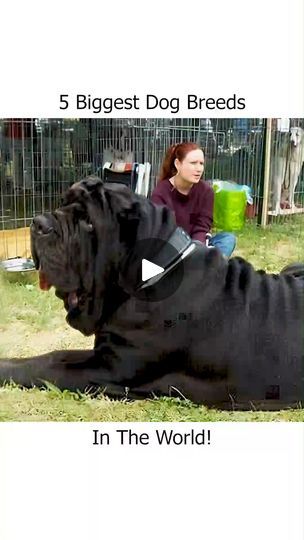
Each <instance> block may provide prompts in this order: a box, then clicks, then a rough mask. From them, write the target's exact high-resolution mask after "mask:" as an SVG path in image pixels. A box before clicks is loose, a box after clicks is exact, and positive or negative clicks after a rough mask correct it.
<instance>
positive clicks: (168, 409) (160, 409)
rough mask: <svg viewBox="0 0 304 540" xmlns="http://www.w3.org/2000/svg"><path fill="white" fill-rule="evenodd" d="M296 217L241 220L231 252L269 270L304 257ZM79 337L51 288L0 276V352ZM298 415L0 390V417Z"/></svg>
mask: <svg viewBox="0 0 304 540" xmlns="http://www.w3.org/2000/svg"><path fill="white" fill-rule="evenodd" d="M302 225H304V216H303V217H302V216H297V217H296V218H292V219H289V220H288V222H287V223H285V224H284V223H281V224H275V225H272V226H269V227H268V228H267V229H265V230H263V229H260V228H257V227H255V225H253V224H250V223H248V224H246V227H245V228H244V230H243V231H242V232H241V233H238V234H237V238H238V244H237V250H236V252H235V254H236V255H240V256H242V257H245V258H246V259H248V260H249V261H250V262H251V263H252V264H253V265H254V267H255V268H256V269H259V268H263V269H265V270H267V271H268V272H277V271H279V270H280V269H281V268H282V267H283V266H285V265H286V264H288V263H290V262H293V261H301V260H302V261H304V242H303V240H304V227H302ZM92 345H93V338H85V337H83V336H82V335H81V334H80V333H78V332H76V331H75V330H73V329H71V328H70V327H69V326H68V325H67V323H66V322H65V312H64V310H63V308H62V303H61V301H59V300H58V299H57V298H56V297H55V295H54V292H53V291H52V290H51V291H49V292H47V293H42V292H41V291H40V290H39V289H38V287H37V285H24V284H18V283H14V284H13V283H8V282H7V280H6V279H5V278H4V277H3V276H1V275H0V356H1V357H22V356H23V357H24V356H28V355H34V354H38V353H43V352H47V351H50V350H53V349H68V348H91V347H92ZM46 420H47V421H111V422H114V421H117V422H124V421H126V422H127V421H132V422H145V421H149V422H152V421H153V422H160V421H167V422H171V421H179V422H198V421H200V422H202V421H204V422H206V421H242V422H251V421H260V422H264V421H295V422H296V421H297V422H302V421H304V410H302V409H300V408H299V409H296V410H288V411H278V412H259V411H255V410H252V411H249V412H223V411H217V410H212V409H207V408H206V407H203V406H198V405H194V404H193V403H191V402H189V401H186V400H180V399H172V398H161V399H154V400H143V401H136V402H127V401H114V400H110V399H109V398H107V397H104V396H98V397H89V396H87V395H81V394H74V393H71V392H68V391H64V392H60V391H58V390H57V389H54V388H51V389H49V390H43V391H41V390H38V389H32V390H23V389H20V388H18V387H16V386H15V385H8V386H5V387H3V388H0V421H46Z"/></svg>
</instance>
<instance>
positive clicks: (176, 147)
mask: <svg viewBox="0 0 304 540" xmlns="http://www.w3.org/2000/svg"><path fill="white" fill-rule="evenodd" d="M191 150H201V147H200V146H199V145H198V144H196V143H192V142H183V143H180V144H173V145H172V146H170V148H168V150H167V152H166V155H165V157H164V161H163V163H162V167H161V171H160V175H159V181H160V180H165V179H166V178H171V177H172V176H174V175H175V174H176V173H177V170H176V168H175V165H174V161H175V160H176V159H178V160H179V161H183V160H184V159H185V157H186V155H187V154H189V152H191Z"/></svg>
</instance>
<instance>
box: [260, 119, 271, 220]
mask: <svg viewBox="0 0 304 540" xmlns="http://www.w3.org/2000/svg"><path fill="white" fill-rule="evenodd" d="M271 128H272V119H271V118H267V120H266V135H265V154H264V155H265V159H264V178H263V203H262V214H261V227H263V228H265V227H266V225H267V218H268V199H269V192H270V158H271V135H272V131H271Z"/></svg>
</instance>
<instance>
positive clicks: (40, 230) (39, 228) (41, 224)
mask: <svg viewBox="0 0 304 540" xmlns="http://www.w3.org/2000/svg"><path fill="white" fill-rule="evenodd" d="M32 228H33V231H34V232H35V233H37V234H48V233H50V232H52V231H53V230H54V228H53V227H52V225H51V223H50V220H49V219H48V218H47V217H46V216H42V215H41V216H36V217H35V218H34V219H33V222H32Z"/></svg>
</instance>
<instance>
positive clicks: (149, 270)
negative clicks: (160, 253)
mask: <svg viewBox="0 0 304 540" xmlns="http://www.w3.org/2000/svg"><path fill="white" fill-rule="evenodd" d="M164 270H165V269H164V268H162V266H158V264H154V263H153V262H151V261H148V260H147V259H142V262H141V275H142V278H141V279H142V281H147V280H148V279H150V278H152V277H154V276H157V275H158V274H161V273H162V272H164Z"/></svg>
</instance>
